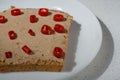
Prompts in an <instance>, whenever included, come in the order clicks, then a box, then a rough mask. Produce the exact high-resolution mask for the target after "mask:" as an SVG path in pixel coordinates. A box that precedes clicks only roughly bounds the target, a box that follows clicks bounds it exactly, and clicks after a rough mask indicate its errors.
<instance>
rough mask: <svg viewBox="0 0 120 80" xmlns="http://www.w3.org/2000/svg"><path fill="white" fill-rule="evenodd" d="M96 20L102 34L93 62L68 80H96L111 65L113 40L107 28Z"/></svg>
mask: <svg viewBox="0 0 120 80" xmlns="http://www.w3.org/2000/svg"><path fill="white" fill-rule="evenodd" d="M98 20H99V22H100V24H101V28H102V32H103V40H102V45H101V48H100V50H99V52H98V54H97V55H96V57H95V58H94V60H93V61H92V62H91V63H90V64H89V65H88V66H87V67H86V68H84V69H83V70H82V71H80V72H79V73H78V74H77V75H75V76H74V77H72V78H71V79H69V80H73V79H76V80H96V79H97V78H99V77H100V76H101V75H102V74H103V73H104V72H105V71H106V69H107V68H108V67H109V65H110V63H111V60H112V57H113V52H114V42H113V38H112V35H111V33H110V31H109V30H108V28H107V26H106V25H105V24H104V23H103V22H102V21H101V20H100V19H99V18H98Z"/></svg>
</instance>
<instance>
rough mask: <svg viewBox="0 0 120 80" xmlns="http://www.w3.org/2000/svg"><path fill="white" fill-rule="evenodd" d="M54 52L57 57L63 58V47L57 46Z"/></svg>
mask: <svg viewBox="0 0 120 80" xmlns="http://www.w3.org/2000/svg"><path fill="white" fill-rule="evenodd" d="M53 54H54V56H55V57H57V58H61V57H62V56H63V50H62V48H60V47H55V48H54V51H53Z"/></svg>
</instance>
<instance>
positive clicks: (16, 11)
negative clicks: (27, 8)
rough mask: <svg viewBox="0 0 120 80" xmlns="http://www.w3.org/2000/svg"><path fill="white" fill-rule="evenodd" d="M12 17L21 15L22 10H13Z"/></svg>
mask: <svg viewBox="0 0 120 80" xmlns="http://www.w3.org/2000/svg"><path fill="white" fill-rule="evenodd" d="M11 15H13V16H18V15H21V10H20V9H12V10H11Z"/></svg>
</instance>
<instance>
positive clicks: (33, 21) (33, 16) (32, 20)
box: [30, 15, 37, 23]
mask: <svg viewBox="0 0 120 80" xmlns="http://www.w3.org/2000/svg"><path fill="white" fill-rule="evenodd" d="M30 22H31V23H35V22H37V18H36V16H35V15H30Z"/></svg>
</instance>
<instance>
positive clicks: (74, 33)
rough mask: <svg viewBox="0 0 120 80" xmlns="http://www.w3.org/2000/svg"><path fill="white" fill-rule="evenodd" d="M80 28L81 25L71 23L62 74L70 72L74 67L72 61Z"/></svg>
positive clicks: (74, 22)
mask: <svg viewBox="0 0 120 80" xmlns="http://www.w3.org/2000/svg"><path fill="white" fill-rule="evenodd" d="M80 27H81V25H80V24H79V23H77V22H76V21H73V23H72V25H71V27H70V31H69V40H68V48H67V54H66V60H65V65H64V67H63V70H62V72H70V71H72V69H73V67H74V66H75V65H76V63H75V61H74V60H75V53H76V49H77V44H78V36H79V35H80Z"/></svg>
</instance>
